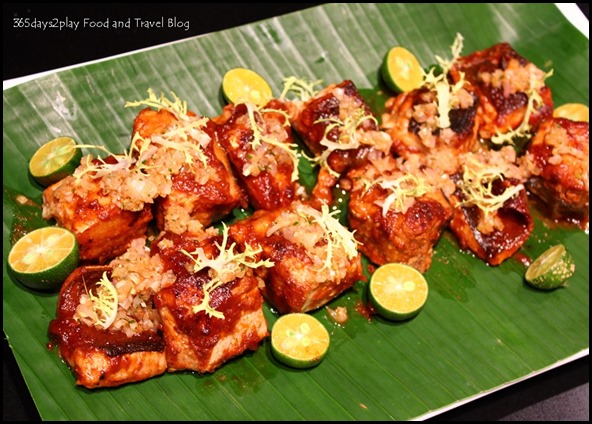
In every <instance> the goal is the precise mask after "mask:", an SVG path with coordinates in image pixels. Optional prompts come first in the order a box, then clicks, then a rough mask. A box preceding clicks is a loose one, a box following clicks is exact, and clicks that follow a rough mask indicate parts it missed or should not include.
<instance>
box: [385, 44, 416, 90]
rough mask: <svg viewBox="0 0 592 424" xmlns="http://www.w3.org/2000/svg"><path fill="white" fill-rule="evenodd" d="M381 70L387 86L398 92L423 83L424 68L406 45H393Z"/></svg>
mask: <svg viewBox="0 0 592 424" xmlns="http://www.w3.org/2000/svg"><path fill="white" fill-rule="evenodd" d="M380 72H381V75H382V79H383V80H384V83H385V84H386V86H387V87H388V88H389V89H391V90H392V91H395V92H398V93H399V92H402V93H406V92H408V91H412V90H415V89H417V88H420V87H421V86H422V85H423V75H424V72H423V69H422V67H421V65H420V64H419V61H418V60H417V58H416V57H415V55H414V54H413V53H411V52H410V51H409V50H407V49H406V48H404V47H399V46H397V47H393V48H392V49H390V50H389V51H388V52H387V54H386V55H385V57H384V60H383V62H382V65H381V67H380Z"/></svg>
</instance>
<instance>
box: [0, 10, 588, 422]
mask: <svg viewBox="0 0 592 424" xmlns="http://www.w3.org/2000/svg"><path fill="white" fill-rule="evenodd" d="M457 32H458V33H461V34H462V35H463V36H464V38H465V43H464V50H463V52H464V53H469V52H472V51H475V50H479V49H484V48H486V47H489V46H490V45H492V44H495V43H497V42H500V41H507V42H510V43H511V44H512V46H513V47H514V48H515V49H516V50H517V51H518V52H519V53H520V54H522V55H523V56H525V57H526V58H528V59H529V60H530V61H532V62H534V63H535V64H537V65H538V66H539V67H540V68H542V69H545V70H549V69H553V70H554V74H553V76H552V77H551V78H550V79H548V80H547V82H548V84H549V86H550V87H551V89H552V91H553V99H554V102H555V104H556V105H560V104H562V103H567V102H581V103H585V104H588V92H589V41H588V39H587V38H586V37H585V36H583V35H582V34H581V33H580V32H579V31H577V30H576V29H575V28H574V27H573V26H572V25H571V24H570V23H569V21H568V20H566V19H565V18H564V17H563V15H562V14H561V13H560V12H559V11H558V9H557V8H556V7H555V6H554V5H553V4H429V5H428V4H396V3H386V4H337V3H334V4H326V5H322V6H319V7H315V8H311V9H306V10H304V11H300V12H297V13H293V14H288V15H284V16H280V17H276V18H272V19H268V20H265V21H260V22H256V23H253V24H249V25H245V26H241V27H237V28H233V29H229V30H225V31H223V32H218V33H212V34H209V35H207V36H201V37H196V38H190V39H187V40H183V41H181V42H178V43H173V44H169V45H166V46H162V47H160V48H157V49H152V50H148V51H143V52H137V53H134V54H132V55H128V56H123V57H118V58H115V59H110V60H107V61H102V62H99V63H94V64H89V65H85V66H82V67H78V68H74V69H70V70H65V71H61V72H57V73H51V74H49V75H47V76H44V77H42V78H39V79H35V80H33V81H30V82H26V83H24V84H21V85H18V86H16V87H13V88H10V89H7V90H4V93H3V106H4V114H3V181H4V196H3V224H4V225H3V257H4V266H3V329H4V332H5V335H6V337H7V339H8V342H9V344H10V346H11V348H12V349H13V352H14V355H15V357H16V360H17V362H18V365H19V367H20V371H21V372H22V374H23V376H24V379H25V381H26V384H27V386H28V388H29V390H30V392H31V395H32V397H33V400H34V402H35V404H36V406H37V408H38V410H39V414H40V416H41V418H42V419H44V420H76V421H80V420H204V421H206V420H207V421H211V420H409V419H422V418H425V417H429V416H433V415H435V414H437V413H438V412H439V411H444V410H446V409H448V408H450V407H453V406H454V405H457V404H462V403H465V402H468V401H470V400H471V399H474V398H477V397H480V396H482V395H483V394H484V393H487V392H492V391H495V390H498V389H499V388H501V387H504V386H507V385H509V384H512V383H514V382H516V381H519V380H522V379H525V378H528V377H529V376H532V375H535V374H537V373H541V372H544V371H545V370H547V369H549V368H552V367H554V366H556V365H557V364H559V363H563V362H565V361H570V360H572V359H573V358H577V357H581V356H584V355H587V354H588V348H589V325H588V322H589V278H588V275H589V239H588V233H587V232H586V231H582V230H580V229H578V228H575V227H572V226H561V225H555V224H551V223H549V222H548V221H547V220H546V219H545V218H544V216H542V215H540V214H536V212H535V231H534V233H533V234H532V236H531V237H530V239H529V240H528V242H527V243H526V244H525V245H524V246H523V248H522V249H521V250H520V254H521V255H525V256H527V257H530V258H534V257H537V256H538V255H539V254H540V253H542V252H543V251H544V250H545V249H547V248H548V247H549V246H551V245H553V244H557V243H563V244H564V245H565V246H566V247H567V249H568V250H569V251H570V252H571V253H572V254H573V256H574V260H575V263H576V273H575V275H574V276H573V277H572V278H571V279H570V280H569V282H568V285H567V287H565V288H561V289H557V290H553V291H549V292H546V291H537V290H535V289H532V288H530V287H529V286H528V285H527V284H525V282H524V278H523V275H524V272H525V265H524V264H523V263H522V262H520V261H518V260H514V259H510V260H508V261H506V262H504V263H503V264H502V265H500V266H498V267H490V266H487V265H486V264H485V263H483V262H482V261H480V260H478V259H476V258H475V257H474V256H473V255H471V254H470V253H468V252H466V251H462V250H460V249H459V246H458V244H457V242H456V241H455V239H454V237H452V236H451V234H449V233H445V234H444V235H443V236H442V238H441V239H440V241H439V243H438V245H437V246H436V250H435V254H434V257H433V263H432V266H431V267H430V269H429V270H428V271H427V272H426V274H425V276H426V279H427V280H428V283H429V286H430V296H429V299H428V302H427V304H426V306H425V308H424V310H423V311H422V312H421V313H420V314H419V315H418V316H417V317H416V318H414V319H412V320H410V321H406V322H402V323H392V322H388V321H386V320H383V319H381V318H380V317H377V316H375V315H372V316H368V315H367V314H365V313H363V310H364V307H363V306H364V303H365V302H366V291H365V289H366V285H365V284H364V283H359V284H357V285H356V286H355V287H354V288H353V289H351V290H349V291H348V292H346V293H344V294H343V295H342V296H340V297H338V298H337V299H335V300H334V301H333V302H331V304H330V305H329V306H331V307H333V308H335V307H337V306H345V307H347V309H348V313H349V320H348V321H347V323H346V324H345V325H338V324H336V323H335V322H333V321H332V320H331V319H330V318H329V317H328V315H327V313H326V311H325V310H324V309H320V310H318V311H316V312H314V315H315V316H317V317H318V318H319V319H320V320H321V321H322V322H323V323H324V324H325V325H326V326H327V328H328V329H329V330H330V333H331V347H330V350H329V353H328V356H327V357H326V358H325V360H324V361H323V362H322V363H321V364H320V365H319V366H317V367H315V368H312V369H309V370H294V369H290V368H287V367H284V366H282V365H280V364H279V363H278V362H276V361H275V360H274V359H273V357H272V355H271V351H270V344H269V341H268V340H266V341H264V342H263V343H262V344H261V346H260V347H259V349H257V350H256V351H254V352H249V353H245V354H244V355H242V356H240V357H238V358H235V359H233V360H231V361H229V362H228V363H226V364H225V365H224V366H222V367H221V368H220V369H218V370H217V371H216V372H214V373H213V374H208V375H198V374H195V373H190V372H180V373H174V374H173V373H167V374H165V375H162V376H160V377H157V378H152V379H150V380H147V381H143V382H140V383H137V384H130V385H126V386H123V387H119V388H113V389H100V390H94V391H91V390H87V389H84V388H81V387H76V386H75V384H74V376H73V375H72V373H71V371H70V370H69V369H68V367H67V366H66V365H65V364H64V363H63V362H62V361H61V360H60V358H59V357H58V355H57V353H56V351H55V350H48V348H47V343H48V337H47V328H48V324H49V321H50V320H51V319H52V318H53V317H54V316H55V312H56V303H57V295H56V294H55V293H40V292H35V291H32V290H29V289H27V288H25V287H24V286H23V285H21V284H20V283H18V282H17V281H16V280H15V279H14V278H13V277H12V276H11V275H9V273H8V272H7V266H6V258H7V256H8V251H9V250H10V246H11V244H10V243H11V235H12V232H13V231H15V227H18V225H19V221H18V217H17V216H16V214H17V211H18V210H20V209H19V208H18V207H16V206H15V203H14V198H15V196H16V195H17V194H23V195H25V196H27V197H29V198H30V199H32V200H34V201H36V202H38V203H39V202H40V201H41V200H40V199H41V188H40V187H39V186H37V185H36V184H35V183H34V182H33V181H32V180H31V179H30V178H29V176H28V172H27V164H28V160H29V158H30V157H31V156H32V154H33V153H34V152H35V150H36V149H37V148H38V147H39V146H40V145H41V144H43V143H44V142H46V141H48V140H49V139H51V138H53V137H56V136H58V135H70V136H72V137H74V138H75V139H77V140H79V141H81V142H84V143H88V144H103V145H105V146H107V147H108V148H109V149H111V151H122V149H124V148H126V147H128V146H129V141H130V135H131V125H132V122H133V118H134V116H135V113H136V112H137V111H135V110H133V109H126V108H124V107H123V105H124V104H125V102H126V101H129V100H138V99H143V98H145V97H146V92H147V90H148V88H152V89H153V90H154V91H155V92H157V93H158V92H163V93H165V94H168V93H170V92H174V93H175V94H176V95H177V96H178V97H179V98H181V99H184V100H187V102H188V107H189V109H191V110H194V111H196V112H198V113H200V114H202V115H205V116H216V115H217V114H219V113H220V111H221V108H222V100H221V97H220V84H221V80H222V76H223V75H224V73H225V72H226V71H227V70H228V69H230V68H234V67H239V66H242V67H248V68H251V69H253V70H255V71H257V72H258V73H260V74H261V75H262V76H264V78H266V79H267V81H269V83H270V85H271V86H272V88H273V90H274V93H275V94H276V95H279V93H280V92H281V88H282V79H283V78H284V77H286V76H291V75H295V76H301V77H306V78H308V79H322V80H323V81H324V82H325V83H327V84H328V83H332V82H341V81H342V80H344V79H351V80H352V81H354V83H355V84H356V85H357V86H358V87H359V88H360V89H363V90H364V91H365V92H368V93H374V94H376V99H380V95H381V93H380V90H381V86H380V78H379V72H378V70H379V67H380V63H381V61H382V59H383V56H384V55H385V53H386V52H387V51H388V49H389V48H390V47H392V46H394V45H401V46H404V47H406V48H408V49H409V50H411V51H412V52H414V53H415V54H416V56H417V57H418V59H419V61H420V63H422V65H424V66H426V67H427V66H428V65H430V64H432V63H434V56H435V55H436V54H437V55H439V56H443V57H447V56H448V57H449V56H450V45H451V44H452V41H453V40H454V37H455V35H456V33H457ZM264 311H265V314H266V317H267V319H268V321H269V325H270V328H271V325H272V324H273V322H274V321H275V319H276V317H277V316H276V314H275V313H274V311H273V310H272V309H271V308H270V307H269V306H267V305H265V310H264Z"/></svg>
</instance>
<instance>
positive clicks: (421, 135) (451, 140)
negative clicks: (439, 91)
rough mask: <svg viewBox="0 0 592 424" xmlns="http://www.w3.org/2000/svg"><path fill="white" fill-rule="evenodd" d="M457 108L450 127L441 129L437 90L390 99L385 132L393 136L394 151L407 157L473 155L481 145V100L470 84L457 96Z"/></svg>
mask: <svg viewBox="0 0 592 424" xmlns="http://www.w3.org/2000/svg"><path fill="white" fill-rule="evenodd" d="M454 97H455V99H456V100H455V107H453V108H451V109H450V111H449V112H448V118H449V121H450V125H449V126H448V127H446V128H440V127H439V124H438V122H439V121H438V105H437V101H436V100H437V97H436V93H435V92H434V91H430V90H428V89H427V88H421V89H417V90H413V91H410V92H408V93H401V94H399V95H397V96H396V97H391V98H389V99H388V100H387V102H386V104H385V106H386V111H385V113H383V115H382V124H381V129H383V130H384V131H386V132H387V133H388V134H389V136H390V137H391V139H392V141H393V144H392V151H393V153H395V154H396V155H397V156H403V157H405V158H408V157H410V156H411V155H414V154H424V155H425V154H438V153H439V152H441V151H442V150H444V149H446V150H448V151H449V152H452V153H454V154H459V153H464V152H470V151H472V150H474V149H475V148H476V146H477V129H478V127H479V120H478V119H477V105H478V99H477V95H476V94H475V92H474V90H473V89H472V88H471V87H470V85H468V84H465V85H464V86H463V88H462V89H460V90H459V91H458V92H456V93H455V94H454Z"/></svg>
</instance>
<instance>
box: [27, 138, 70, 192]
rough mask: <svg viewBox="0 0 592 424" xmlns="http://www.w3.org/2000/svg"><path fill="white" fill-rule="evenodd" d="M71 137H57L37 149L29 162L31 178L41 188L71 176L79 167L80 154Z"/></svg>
mask: <svg viewBox="0 0 592 424" xmlns="http://www.w3.org/2000/svg"><path fill="white" fill-rule="evenodd" d="M75 146H76V141H75V140H74V139H73V138H71V137H58V138H54V139H53V140H50V141H48V142H47V143H45V144H44V145H43V146H41V147H39V149H37V151H36V152H35V154H33V156H32V157H31V160H30V161H29V172H30V173H31V176H32V177H33V178H34V179H35V181H37V182H38V183H39V184H41V185H42V186H45V187H47V186H49V185H52V184H54V183H56V182H58V181H59V180H61V179H62V178H64V177H67V176H68V175H71V174H72V173H73V172H74V170H75V169H76V168H77V167H78V165H80V160H81V159H82V152H81V151H80V149H78V148H76V147H75Z"/></svg>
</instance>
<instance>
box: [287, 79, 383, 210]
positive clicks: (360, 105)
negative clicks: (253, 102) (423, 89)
mask: <svg viewBox="0 0 592 424" xmlns="http://www.w3.org/2000/svg"><path fill="white" fill-rule="evenodd" d="M288 108H289V110H290V116H291V119H290V120H291V123H292V127H293V128H294V130H295V131H296V132H297V134H298V135H299V136H300V137H301V138H302V140H303V141H304V143H305V144H306V146H307V147H308V148H309V150H310V151H311V152H312V154H313V155H314V156H315V158H316V159H315V160H316V161H317V163H319V164H320V165H321V170H320V171H319V174H320V177H319V179H318V180H317V185H316V186H315V188H314V189H313V193H312V197H313V200H315V201H316V203H317V204H318V205H320V204H331V203H332V201H333V198H332V195H331V192H332V189H333V188H334V187H335V185H336V184H337V182H338V179H339V176H340V175H341V174H344V173H345V172H347V170H348V169H350V168H352V167H356V166H360V165H361V164H363V163H365V162H366V161H367V160H368V157H377V156H386V155H388V154H389V153H390V146H391V140H390V138H389V137H388V135H387V134H385V133H384V132H382V131H379V129H378V124H377V120H376V118H375V117H374V115H373V114H372V111H371V110H370V107H369V105H368V104H367V103H366V101H365V100H364V99H363V98H362V96H361V95H360V92H359V91H358V89H357V87H356V86H355V84H354V83H353V82H352V81H350V80H345V81H343V82H341V83H340V84H330V85H329V86H327V87H325V88H324V89H323V90H321V91H320V92H319V93H317V94H316V95H315V96H314V97H312V98H311V99H309V100H307V101H306V102H293V103H290V104H289V105H288Z"/></svg>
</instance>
